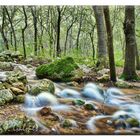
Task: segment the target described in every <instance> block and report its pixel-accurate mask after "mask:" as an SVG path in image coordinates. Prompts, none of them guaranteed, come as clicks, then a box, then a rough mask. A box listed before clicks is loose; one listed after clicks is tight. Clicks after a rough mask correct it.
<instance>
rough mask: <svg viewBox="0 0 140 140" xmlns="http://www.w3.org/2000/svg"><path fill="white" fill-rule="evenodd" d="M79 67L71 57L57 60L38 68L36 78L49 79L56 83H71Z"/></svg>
mask: <svg viewBox="0 0 140 140" xmlns="http://www.w3.org/2000/svg"><path fill="white" fill-rule="evenodd" d="M78 68H79V67H78V65H77V64H76V63H75V61H74V59H73V58H71V57H66V58H64V59H60V60H55V61H54V62H52V63H50V64H43V65H40V66H39V67H37V69H36V76H37V77H38V78H48V79H51V80H56V81H71V77H73V76H74V71H75V70H76V69H78Z"/></svg>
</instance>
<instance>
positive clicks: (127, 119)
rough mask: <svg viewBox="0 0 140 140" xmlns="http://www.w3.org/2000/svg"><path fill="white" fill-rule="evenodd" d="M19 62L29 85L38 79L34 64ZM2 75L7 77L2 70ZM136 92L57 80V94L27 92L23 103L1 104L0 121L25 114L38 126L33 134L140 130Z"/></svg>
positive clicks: (117, 132)
mask: <svg viewBox="0 0 140 140" xmlns="http://www.w3.org/2000/svg"><path fill="white" fill-rule="evenodd" d="M17 66H18V68H19V69H21V70H22V71H24V73H25V74H26V76H27V80H28V84H29V85H34V84H36V83H37V82H38V81H39V80H37V79H36V77H35V72H34V69H35V68H27V67H26V66H24V65H20V64H14V67H17ZM0 77H1V79H2V78H5V73H4V72H3V71H2V72H1V76H0ZM125 92H126V93H125ZM132 92H133V93H132ZM137 94H139V89H121V90H119V89H116V88H106V89H103V88H101V87H99V86H98V85H96V84H94V83H86V84H84V85H83V86H82V87H78V88H75V87H72V86H67V85H64V84H61V83H59V84H58V83H55V94H54V95H52V94H50V93H48V92H41V93H40V94H39V95H37V96H32V95H29V94H28V93H26V95H25V102H24V103H22V104H15V103H13V104H7V105H4V106H1V109H0V122H3V121H4V120H6V119H7V118H8V117H9V116H23V115H26V116H28V117H31V118H33V120H35V122H36V123H37V125H38V126H39V129H38V131H36V132H35V133H34V134H140V104H139V102H138V101H137V100H136V99H135V97H136V95H137ZM16 134H18V132H17V133H16Z"/></svg>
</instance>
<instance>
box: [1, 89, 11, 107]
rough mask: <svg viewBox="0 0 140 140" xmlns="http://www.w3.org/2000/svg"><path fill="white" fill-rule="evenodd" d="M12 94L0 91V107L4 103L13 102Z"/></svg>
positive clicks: (6, 90) (5, 90) (4, 90)
mask: <svg viewBox="0 0 140 140" xmlns="http://www.w3.org/2000/svg"><path fill="white" fill-rule="evenodd" d="M13 98H14V97H13V94H12V92H11V91H10V90H8V89H3V90H0V105H4V104H5V103H9V102H11V101H12V100H13Z"/></svg>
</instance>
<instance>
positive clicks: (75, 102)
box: [73, 99, 85, 106]
mask: <svg viewBox="0 0 140 140" xmlns="http://www.w3.org/2000/svg"><path fill="white" fill-rule="evenodd" d="M73 104H74V105H80V106H81V105H84V104H85V101H84V100H81V99H76V100H74V101H73Z"/></svg>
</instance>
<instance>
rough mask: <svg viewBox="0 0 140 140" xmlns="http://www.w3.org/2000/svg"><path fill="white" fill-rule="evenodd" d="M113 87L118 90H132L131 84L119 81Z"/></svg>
mask: <svg viewBox="0 0 140 140" xmlns="http://www.w3.org/2000/svg"><path fill="white" fill-rule="evenodd" d="M115 85H116V86H117V87H119V88H132V87H133V84H131V83H129V82H126V81H123V80H121V79H118V81H117V82H116V83H115Z"/></svg>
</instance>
